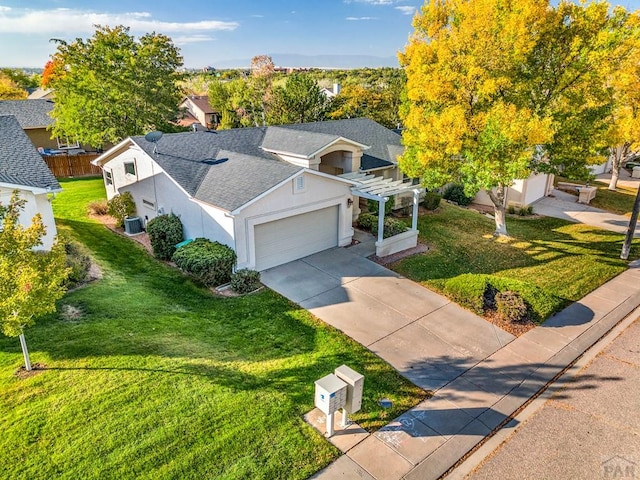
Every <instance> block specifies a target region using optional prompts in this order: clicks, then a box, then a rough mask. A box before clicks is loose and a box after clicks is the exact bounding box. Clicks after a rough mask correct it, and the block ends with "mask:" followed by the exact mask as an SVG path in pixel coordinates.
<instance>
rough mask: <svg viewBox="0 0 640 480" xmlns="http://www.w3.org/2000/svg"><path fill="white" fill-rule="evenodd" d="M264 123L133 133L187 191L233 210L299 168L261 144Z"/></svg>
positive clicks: (300, 169)
mask: <svg viewBox="0 0 640 480" xmlns="http://www.w3.org/2000/svg"><path fill="white" fill-rule="evenodd" d="M266 128H267V127H258V128H239V129H234V130H219V131H206V132H186V133H176V134H170V135H165V136H163V137H162V138H161V139H160V141H159V142H158V143H157V151H156V153H154V152H153V150H154V144H153V143H150V142H147V140H145V138H144V137H133V138H132V140H133V141H134V142H135V143H136V144H138V145H139V146H140V147H141V148H142V149H143V150H144V151H145V152H146V153H147V154H148V155H149V156H151V157H152V158H154V159H155V160H156V162H157V163H158V164H159V165H160V166H161V167H162V169H163V170H164V171H165V172H167V174H168V175H169V176H170V177H171V178H173V179H174V180H175V181H176V182H177V183H178V184H179V185H180V186H181V187H182V188H183V189H184V190H185V191H186V192H187V193H188V194H189V195H191V196H192V197H194V198H195V199H197V200H201V201H203V202H205V203H209V204H211V205H216V206H217V207H220V208H223V209H225V210H228V211H233V210H235V209H237V208H239V207H241V206H242V205H244V204H245V203H247V202H249V201H250V200H252V199H254V198H255V197H257V196H259V195H260V194H262V193H264V192H266V191H267V190H269V189H270V188H272V187H274V186H275V185H277V184H279V183H280V182H282V181H284V180H286V179H287V178H289V177H291V176H293V175H295V174H296V173H298V172H300V171H302V170H304V169H303V168H302V167H298V166H295V165H292V164H290V163H287V162H285V161H283V160H280V159H278V158H277V157H276V156H275V155H272V154H270V153H267V152H265V151H264V150H262V149H260V144H261V143H262V139H263V137H264V133H265V130H266Z"/></svg>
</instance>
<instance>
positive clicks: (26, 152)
mask: <svg viewBox="0 0 640 480" xmlns="http://www.w3.org/2000/svg"><path fill="white" fill-rule="evenodd" d="M0 183H8V184H11V185H21V186H26V187H35V188H44V189H47V188H48V189H53V190H59V189H60V184H59V183H58V181H57V180H56V178H55V177H54V176H53V173H51V170H49V167H47V164H46V163H44V160H42V157H41V156H40V154H39V153H38V151H37V150H36V148H35V147H34V146H33V143H31V140H29V137H27V134H26V133H24V130H23V129H22V127H21V126H20V124H19V123H18V120H17V119H16V118H15V117H14V116H12V115H0Z"/></svg>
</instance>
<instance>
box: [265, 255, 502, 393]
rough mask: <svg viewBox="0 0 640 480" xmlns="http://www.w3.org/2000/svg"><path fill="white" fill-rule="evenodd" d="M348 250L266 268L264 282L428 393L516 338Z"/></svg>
mask: <svg viewBox="0 0 640 480" xmlns="http://www.w3.org/2000/svg"><path fill="white" fill-rule="evenodd" d="M352 248H353V247H352ZM352 248H334V249H331V250H326V251H324V252H320V253H317V254H315V255H311V256H309V257H306V258H303V259H301V260H296V261H294V262H291V263H287V264H285V265H281V266H279V267H275V268H272V269H269V270H266V271H264V272H262V282H263V283H264V284H265V285H267V286H268V287H269V288H271V289H273V290H275V291H276V292H278V293H280V294H282V295H284V296H285V297H287V298H289V299H290V300H292V301H293V302H295V303H298V304H300V306H301V307H303V308H305V309H307V310H309V311H310V312H311V313H313V314H314V315H315V316H317V317H318V318H320V319H321V320H323V321H324V322H326V323H328V324H329V325H332V326H334V327H336V328H338V329H339V330H341V331H343V332H344V333H345V334H347V335H349V336H350V337H351V338H353V339H354V340H356V341H358V342H359V343H361V344H363V345H365V346H366V347H368V348H369V349H370V350H372V351H373V352H374V353H376V354H377V355H379V356H380V357H382V358H383V359H384V360H386V361H387V362H389V363H390V364H391V365H392V366H393V367H395V368H396V369H397V370H398V371H399V372H400V373H402V374H403V375H404V376H405V377H407V378H408V379H409V380H411V381H412V382H414V383H415V384H416V385H418V386H420V387H422V388H424V389H427V390H437V389H439V388H442V387H443V386H444V385H446V384H448V383H449V382H451V381H452V380H454V379H455V378H457V377H458V376H459V375H460V374H462V373H463V372H465V371H466V370H468V369H469V368H471V367H472V366H474V365H476V364H477V363H479V362H480V361H482V360H483V359H485V358H486V357H488V356H489V355H491V354H492V353H494V352H495V351H496V350H498V349H500V348H501V347H503V346H504V345H506V344H507V343H509V342H511V341H512V340H513V339H514V337H513V336H512V335H510V334H509V333H506V332H505V331H503V330H501V329H499V328H497V327H495V326H494V325H492V324H491V323H489V322H487V321H485V320H484V319H482V318H480V317H478V316H477V315H474V314H472V313H471V312H469V311H467V310H464V309H463V308H461V307H459V306H458V305H456V304H454V303H452V302H450V301H449V300H448V299H446V298H445V297H443V296H441V295H438V294H436V293H434V292H432V291H430V290H427V289H426V288H424V287H422V286H421V285H418V284H417V283H414V282H412V281H410V280H408V279H406V278H404V277H402V276H400V275H398V274H396V273H394V272H392V271H391V270H388V269H386V268H384V267H382V266H380V265H378V264H376V263H374V262H372V261H370V260H368V259H366V258H364V257H363V256H361V255H359V254H358V253H356V252H357V250H352Z"/></svg>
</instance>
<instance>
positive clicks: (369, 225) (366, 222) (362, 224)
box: [357, 213, 378, 232]
mask: <svg viewBox="0 0 640 480" xmlns="http://www.w3.org/2000/svg"><path fill="white" fill-rule="evenodd" d="M357 224H358V227H359V228H361V229H363V230H367V231H369V232H371V231H373V229H374V228H375V229H377V228H378V217H377V216H376V215H374V214H373V213H361V214H360V216H358V221H357Z"/></svg>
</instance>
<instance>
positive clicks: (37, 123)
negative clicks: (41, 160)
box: [0, 98, 94, 154]
mask: <svg viewBox="0 0 640 480" xmlns="http://www.w3.org/2000/svg"><path fill="white" fill-rule="evenodd" d="M52 110H53V100H49V99H46V98H43V99H26V100H0V115H13V116H14V117H16V119H17V120H18V122H19V123H20V126H21V127H22V129H23V130H24V131H25V133H26V134H27V136H28V137H29V139H30V140H31V143H33V145H34V146H35V147H36V148H37V149H38V151H39V152H40V153H44V152H45V150H46V151H47V153H49V152H50V153H70V154H74V153H84V151H89V150H94V149H92V148H91V147H89V146H87V145H80V144H78V142H77V141H75V140H72V139H67V138H51V132H50V131H49V130H48V128H50V127H51V125H53V121H54V120H53V118H51V115H50V114H51V111H52Z"/></svg>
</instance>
